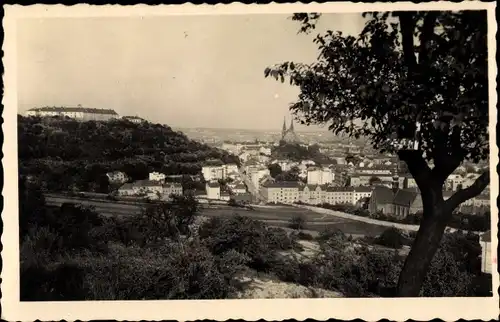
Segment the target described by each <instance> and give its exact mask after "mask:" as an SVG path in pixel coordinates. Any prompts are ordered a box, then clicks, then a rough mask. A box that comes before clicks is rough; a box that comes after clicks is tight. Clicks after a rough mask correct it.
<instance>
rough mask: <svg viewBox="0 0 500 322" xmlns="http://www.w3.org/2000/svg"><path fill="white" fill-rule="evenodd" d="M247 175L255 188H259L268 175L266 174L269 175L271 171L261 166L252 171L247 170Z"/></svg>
mask: <svg viewBox="0 0 500 322" xmlns="http://www.w3.org/2000/svg"><path fill="white" fill-rule="evenodd" d="M247 175H248V176H249V177H250V180H251V181H252V183H253V185H254V187H255V189H259V188H260V183H261V179H262V178H264V177H266V176H269V175H270V171H269V169H266V168H262V167H261V168H256V169H252V170H251V171H249V172H247Z"/></svg>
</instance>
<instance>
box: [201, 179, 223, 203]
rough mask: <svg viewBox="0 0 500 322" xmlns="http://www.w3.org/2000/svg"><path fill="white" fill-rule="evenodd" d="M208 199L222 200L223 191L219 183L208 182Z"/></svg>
mask: <svg viewBox="0 0 500 322" xmlns="http://www.w3.org/2000/svg"><path fill="white" fill-rule="evenodd" d="M205 187H206V192H207V199H213V200H220V197H221V191H220V184H219V183H218V182H207V183H206V185H205Z"/></svg>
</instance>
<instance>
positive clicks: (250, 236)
mask: <svg viewBox="0 0 500 322" xmlns="http://www.w3.org/2000/svg"><path fill="white" fill-rule="evenodd" d="M198 236H199V238H200V239H201V242H202V243H203V244H204V245H206V246H207V248H208V249H210V251H211V252H212V253H213V254H215V255H221V254H224V253H225V252H227V251H230V250H235V251H237V252H239V253H241V254H244V255H246V256H248V257H249V258H250V260H251V261H250V263H249V265H250V267H252V268H254V269H256V270H260V271H268V270H269V269H270V267H271V266H272V265H273V264H274V263H273V261H274V260H275V259H276V257H277V256H278V253H277V252H278V251H281V250H287V249H291V248H293V247H294V246H295V245H296V242H295V241H294V240H293V239H292V238H290V237H289V236H288V234H287V233H286V231H284V230H283V229H279V228H267V227H266V225H265V224H264V223H263V222H261V221H257V220H253V219H250V218H248V217H242V216H239V215H235V216H234V217H230V218H218V217H216V218H211V219H210V220H208V221H207V222H205V223H204V224H202V225H201V226H200V229H199V233H198Z"/></svg>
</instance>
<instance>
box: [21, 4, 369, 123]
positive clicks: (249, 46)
mask: <svg viewBox="0 0 500 322" xmlns="http://www.w3.org/2000/svg"><path fill="white" fill-rule="evenodd" d="M332 15H333V16H335V19H324V23H320V25H319V26H318V32H322V31H326V30H327V29H331V30H334V31H342V32H343V33H347V34H357V33H359V32H360V31H361V28H362V26H363V21H364V20H363V18H362V17H361V15H360V14H358V13H355V14H332ZM298 28H299V25H298V24H297V23H296V22H294V21H292V20H291V19H289V15H286V14H280V15H239V16H224V17H218V16H204V17H202V18H200V17H199V16H187V17H186V16H183V17H182V19H181V18H179V17H175V16H171V17H142V18H134V17H127V18H79V19H61V18H50V19H26V20H24V21H23V22H21V23H19V28H18V35H19V42H18V53H17V56H18V64H17V65H18V84H19V86H18V110H19V113H23V112H25V111H26V110H28V109H30V108H33V107H42V106H77V105H78V104H81V105H82V106H84V107H90V108H105V109H114V110H116V111H117V112H118V113H119V114H120V115H138V116H140V117H143V118H145V119H148V120H150V121H152V122H155V123H163V124H168V125H169V126H173V127H177V128H199V127H208V128H232V129H251V130H254V129H255V130H273V129H278V130H279V129H281V126H282V122H283V117H286V118H287V123H289V122H290V112H289V110H288V108H289V104H290V103H292V102H294V101H295V100H296V98H297V95H298V93H299V92H298V89H297V88H294V87H291V86H289V85H288V84H281V83H277V82H274V81H272V80H269V79H265V78H264V69H265V68H266V67H267V66H270V65H273V64H275V63H278V62H280V61H281V60H282V59H283V57H285V58H286V59H289V60H290V61H304V62H313V61H314V60H315V58H316V56H317V48H316V46H315V45H314V44H313V43H312V41H311V40H312V39H313V37H314V35H315V34H314V33H313V34H310V35H305V34H301V35H297V31H298ZM255 29H262V30H266V32H265V35H264V34H263V33H258V32H255ZM146 35H147V37H146ZM62 44H64V46H62ZM224 44H231V45H230V46H227V45H224ZM150 47H153V48H155V50H152V51H151V50H148V51H146V50H144V48H150ZM200 53H203V54H200ZM186 62H189V63H188V64H186ZM82 65H83V66H85V67H84V68H82ZM40 84H43V86H40ZM103 89H105V92H103ZM193 115H196V117H193ZM295 125H296V130H297V131H299V132H302V131H311V130H313V131H316V130H317V131H320V132H321V131H322V129H320V128H318V127H317V126H310V127H307V126H303V125H301V124H299V123H298V122H295Z"/></svg>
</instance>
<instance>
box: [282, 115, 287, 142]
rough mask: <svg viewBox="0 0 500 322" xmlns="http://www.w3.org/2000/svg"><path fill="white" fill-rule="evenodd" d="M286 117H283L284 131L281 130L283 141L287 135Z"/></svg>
mask: <svg viewBox="0 0 500 322" xmlns="http://www.w3.org/2000/svg"><path fill="white" fill-rule="evenodd" d="M286 132H287V130H286V117H283V129H282V130H281V139H282V140H283V139H284V138H285V135H286Z"/></svg>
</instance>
